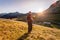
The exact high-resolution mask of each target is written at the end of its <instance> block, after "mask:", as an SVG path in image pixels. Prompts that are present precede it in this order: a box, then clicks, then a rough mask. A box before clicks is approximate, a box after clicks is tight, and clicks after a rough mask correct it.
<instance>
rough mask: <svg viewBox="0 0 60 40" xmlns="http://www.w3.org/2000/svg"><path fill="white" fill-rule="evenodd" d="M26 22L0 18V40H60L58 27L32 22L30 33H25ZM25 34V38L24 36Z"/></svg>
mask: <svg viewBox="0 0 60 40" xmlns="http://www.w3.org/2000/svg"><path fill="white" fill-rule="evenodd" d="M25 33H27V23H25V22H21V21H13V20H7V19H0V40H19V39H21V38H22V39H24V40H60V29H55V28H48V27H44V26H40V25H35V24H33V30H32V31H31V33H27V34H26V35H24V34H25ZM24 36H25V38H24Z"/></svg>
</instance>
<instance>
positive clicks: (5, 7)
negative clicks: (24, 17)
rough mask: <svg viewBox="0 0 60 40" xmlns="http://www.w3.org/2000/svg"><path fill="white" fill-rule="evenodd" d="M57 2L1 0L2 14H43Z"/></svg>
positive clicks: (0, 9)
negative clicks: (29, 12)
mask: <svg viewBox="0 0 60 40" xmlns="http://www.w3.org/2000/svg"><path fill="white" fill-rule="evenodd" d="M56 1H57V0H0V13H2V12H3V13H4V12H16V11H18V12H21V13H26V12H28V11H32V12H41V11H43V10H45V9H47V8H48V7H49V6H50V5H51V4H52V3H54V2H56Z"/></svg>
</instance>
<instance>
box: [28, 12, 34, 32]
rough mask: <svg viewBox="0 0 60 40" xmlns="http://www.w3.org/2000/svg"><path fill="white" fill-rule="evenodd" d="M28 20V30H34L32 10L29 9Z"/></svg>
mask: <svg viewBox="0 0 60 40" xmlns="http://www.w3.org/2000/svg"><path fill="white" fill-rule="evenodd" d="M27 22H28V32H31V31H32V22H33V18H32V13H31V11H29V13H27Z"/></svg>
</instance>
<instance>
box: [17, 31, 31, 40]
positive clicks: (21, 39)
mask: <svg viewBox="0 0 60 40" xmlns="http://www.w3.org/2000/svg"><path fill="white" fill-rule="evenodd" d="M28 34H30V32H28V33H25V34H24V35H22V36H21V37H20V38H18V39H17V40H24V39H26V38H27V37H28V36H29V35H28Z"/></svg>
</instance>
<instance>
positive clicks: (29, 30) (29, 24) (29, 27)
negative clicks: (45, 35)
mask: <svg viewBox="0 0 60 40" xmlns="http://www.w3.org/2000/svg"><path fill="white" fill-rule="evenodd" d="M31 31H32V22H28V32H31Z"/></svg>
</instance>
